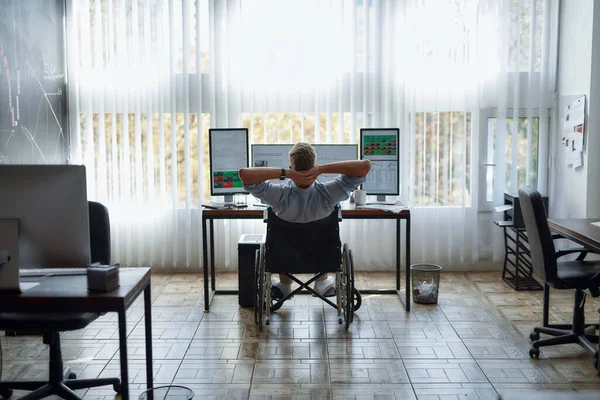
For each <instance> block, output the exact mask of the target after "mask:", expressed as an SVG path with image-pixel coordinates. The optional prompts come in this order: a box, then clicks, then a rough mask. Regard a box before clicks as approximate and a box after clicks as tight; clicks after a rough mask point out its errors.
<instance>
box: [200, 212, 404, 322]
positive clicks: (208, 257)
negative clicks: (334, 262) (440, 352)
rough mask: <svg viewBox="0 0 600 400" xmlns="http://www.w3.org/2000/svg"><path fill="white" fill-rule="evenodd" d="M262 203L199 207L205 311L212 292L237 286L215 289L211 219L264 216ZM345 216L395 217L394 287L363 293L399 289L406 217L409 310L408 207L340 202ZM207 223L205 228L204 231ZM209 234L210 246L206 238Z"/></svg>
mask: <svg viewBox="0 0 600 400" xmlns="http://www.w3.org/2000/svg"><path fill="white" fill-rule="evenodd" d="M264 211H265V207H248V208H231V209H220V210H213V209H204V210H202V266H203V268H202V269H203V270H204V311H209V310H210V303H211V302H212V299H213V297H214V295H215V294H237V290H216V278H215V257H214V254H215V245H214V243H215V237H214V236H215V232H214V220H217V219H263V215H264ZM344 219H392V220H395V221H396V289H395V290H394V289H389V290H360V292H361V293H364V294H398V296H400V298H401V299H402V295H401V292H400V225H401V221H402V220H405V221H406V223H405V235H406V252H405V253H406V255H405V257H406V278H405V280H406V298H405V302H404V308H405V310H406V311H410V293H411V290H410V210H404V211H401V212H400V213H392V212H387V211H382V210H369V209H364V208H361V209H356V208H355V207H354V205H343V206H342V220H344ZM207 223H208V225H209V226H208V231H209V232H210V233H209V234H207ZM209 235H210V248H209V245H208V239H209ZM209 270H210V281H211V287H210V290H209V287H208V274H209Z"/></svg>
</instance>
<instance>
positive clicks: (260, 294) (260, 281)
mask: <svg viewBox="0 0 600 400" xmlns="http://www.w3.org/2000/svg"><path fill="white" fill-rule="evenodd" d="M255 277H256V298H255V302H254V312H255V314H256V324H257V325H258V330H259V331H262V323H263V314H264V312H265V245H264V244H261V245H260V249H259V256H258V265H256V269H255Z"/></svg>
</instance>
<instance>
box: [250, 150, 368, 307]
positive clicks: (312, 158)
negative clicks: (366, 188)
mask: <svg viewBox="0 0 600 400" xmlns="http://www.w3.org/2000/svg"><path fill="white" fill-rule="evenodd" d="M289 156H290V166H289V168H288V169H285V168H266V167H255V168H242V169H240V171H239V176H240V179H241V180H242V182H243V183H244V188H245V189H246V190H248V192H250V193H251V194H252V195H254V197H256V198H258V199H260V200H262V201H263V202H265V203H266V204H268V205H269V206H271V208H272V209H273V211H274V212H275V214H276V215H277V216H278V217H279V218H281V219H283V220H285V221H288V222H296V223H306V222H312V221H317V220H320V219H323V218H325V217H327V216H328V215H330V214H331V212H332V211H333V210H334V208H335V206H336V205H337V204H338V203H339V202H340V201H343V200H346V199H348V197H349V195H350V192H352V191H354V190H355V189H356V188H358V186H359V185H360V184H362V183H363V182H364V181H365V177H366V176H367V174H368V173H369V170H370V169H371V162H370V161H369V160H348V161H341V162H334V163H329V164H323V165H319V164H318V163H317V153H316V152H315V149H314V148H313V147H312V146H311V145H310V144H309V143H306V142H298V143H296V144H295V145H294V147H292V149H291V150H290V153H289ZM320 174H340V175H339V176H337V177H336V178H335V179H333V180H330V181H328V182H319V181H317V180H316V179H317V177H318V176H319V175H320ZM285 178H289V180H285V181H284V182H283V183H272V182H269V180H271V179H280V180H284V179H285ZM292 282H293V281H292V280H291V279H290V278H289V277H287V276H285V275H280V276H279V280H277V279H273V282H272V285H273V287H274V288H275V289H274V291H275V292H277V291H280V292H281V293H277V295H278V296H274V297H279V296H281V297H279V298H282V297H284V296H287V295H288V294H289V293H291V291H292ZM335 288H336V282H335V278H334V277H327V275H323V276H321V277H320V278H319V280H317V281H315V285H314V290H315V291H316V292H318V293H320V294H321V295H323V296H325V297H330V296H334V295H335ZM274 294H275V293H274Z"/></svg>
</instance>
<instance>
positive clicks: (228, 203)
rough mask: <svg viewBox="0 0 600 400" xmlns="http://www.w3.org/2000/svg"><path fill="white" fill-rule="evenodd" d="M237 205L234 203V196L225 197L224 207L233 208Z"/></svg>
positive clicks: (227, 195)
mask: <svg viewBox="0 0 600 400" xmlns="http://www.w3.org/2000/svg"><path fill="white" fill-rule="evenodd" d="M234 204H235V203H234V202H233V195H232V194H226V195H225V196H223V205H226V206H233V205H234Z"/></svg>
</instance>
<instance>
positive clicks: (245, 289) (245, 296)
mask: <svg viewBox="0 0 600 400" xmlns="http://www.w3.org/2000/svg"><path fill="white" fill-rule="evenodd" d="M264 242H265V235H264V234H243V235H242V236H240V241H239V242H238V293H239V297H238V299H239V300H238V301H239V305H240V306H241V307H254V284H255V283H254V258H255V254H256V250H258V249H259V248H260V245H261V243H264Z"/></svg>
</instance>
